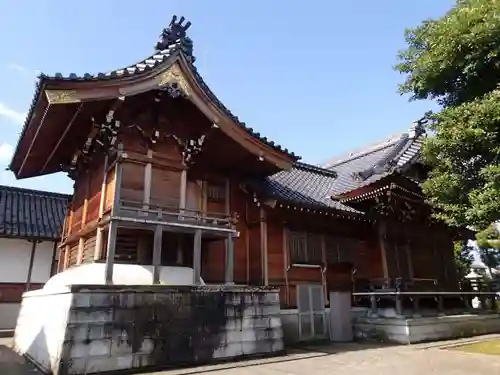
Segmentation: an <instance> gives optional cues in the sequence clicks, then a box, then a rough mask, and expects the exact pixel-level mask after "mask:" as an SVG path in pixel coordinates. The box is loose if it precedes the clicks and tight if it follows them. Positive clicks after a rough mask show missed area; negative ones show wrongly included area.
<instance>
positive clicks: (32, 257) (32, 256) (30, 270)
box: [25, 240, 37, 292]
mask: <svg viewBox="0 0 500 375" xmlns="http://www.w3.org/2000/svg"><path fill="white" fill-rule="evenodd" d="M36 243H37V241H36V240H33V241H32V242H31V254H30V263H29V265H28V275H26V289H25V290H26V292H27V291H28V290H30V286H31V275H32V274H33V264H34V263H35V250H36Z"/></svg>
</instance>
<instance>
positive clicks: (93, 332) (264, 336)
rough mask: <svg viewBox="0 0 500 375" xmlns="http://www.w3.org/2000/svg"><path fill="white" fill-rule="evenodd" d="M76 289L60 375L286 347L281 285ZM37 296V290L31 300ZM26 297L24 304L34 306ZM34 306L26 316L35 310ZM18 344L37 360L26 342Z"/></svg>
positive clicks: (157, 365)
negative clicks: (280, 292) (281, 317)
mask: <svg viewBox="0 0 500 375" xmlns="http://www.w3.org/2000/svg"><path fill="white" fill-rule="evenodd" d="M69 293H71V295H72V303H71V305H70V308H69V312H68V315H67V321H66V323H65V327H66V328H65V335H64V340H63V341H61V342H60V347H61V348H60V350H59V353H60V354H59V360H58V361H57V362H56V363H53V364H51V368H50V370H52V371H53V372H54V374H55V375H66V374H88V373H99V372H102V371H116V370H130V369H144V368H147V367H151V368H153V367H154V368H160V367H166V366H176V365H185V364H197V363H208V362H210V361H212V360H214V359H230V358H237V357H241V356H252V355H270V354H278V353H280V352H282V351H283V349H284V346H283V332H282V327H281V320H280V308H279V294H278V290H275V289H270V288H260V287H259V288H248V287H223V288H220V287H167V286H134V287H129V286H73V287H72V288H71V291H70V292H69ZM30 298H35V296H30V295H27V296H26V297H25V298H24V299H26V300H28V299H30ZM36 298H38V299H39V300H42V299H43V297H42V296H38V297H36ZM24 299H23V307H22V309H23V308H24V306H25V305H26V306H28V305H30V304H29V302H27V301H24ZM31 305H33V304H31ZM30 311H31V313H29V314H28V313H26V314H25V315H32V314H33V315H32V316H34V314H36V312H35V311H34V309H33V308H31V309H30ZM18 331H19V332H22V328H21V327H19V328H18ZM16 337H17V335H16ZM16 341H19V342H21V340H20V338H16ZM16 346H17V347H18V350H19V351H20V352H22V353H23V354H28V356H29V357H31V358H32V359H33V360H34V361H35V362H38V360H37V357H39V355H37V356H34V355H32V354H30V353H29V348H26V344H24V348H21V347H20V346H18V345H17V344H16ZM38 364H39V365H42V364H41V363H38ZM41 367H42V368H45V367H46V366H43V365H42V366H41ZM45 369H47V370H49V369H48V368H45Z"/></svg>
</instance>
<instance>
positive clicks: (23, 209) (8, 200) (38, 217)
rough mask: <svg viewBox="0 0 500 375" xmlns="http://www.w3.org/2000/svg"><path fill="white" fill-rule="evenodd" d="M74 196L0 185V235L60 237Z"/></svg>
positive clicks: (38, 237)
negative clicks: (67, 210) (68, 207)
mask: <svg viewBox="0 0 500 375" xmlns="http://www.w3.org/2000/svg"><path fill="white" fill-rule="evenodd" d="M70 199H71V195H67V194H58V193H51V192H46V191H39V190H29V189H21V188H16V187H11V186H3V185H0V237H10V238H24V239H40V240H57V239H59V238H60V235H61V230H62V225H63V222H64V217H65V215H66V209H67V206H68V203H69V200H70Z"/></svg>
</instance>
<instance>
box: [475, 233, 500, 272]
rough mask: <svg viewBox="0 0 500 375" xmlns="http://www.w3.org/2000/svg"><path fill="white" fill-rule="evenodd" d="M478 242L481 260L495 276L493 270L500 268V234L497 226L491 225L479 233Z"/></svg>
mask: <svg viewBox="0 0 500 375" xmlns="http://www.w3.org/2000/svg"><path fill="white" fill-rule="evenodd" d="M476 240H477V241H476V243H477V247H478V249H479V255H480V256H481V260H482V261H483V263H484V264H485V265H486V267H488V269H489V271H490V275H491V276H493V272H492V269H495V268H498V266H500V233H499V231H498V227H497V225H496V224H491V225H490V226H488V227H487V228H486V229H484V230H482V231H481V232H479V233H477V235H476Z"/></svg>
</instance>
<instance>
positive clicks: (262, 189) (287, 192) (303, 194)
mask: <svg viewBox="0 0 500 375" xmlns="http://www.w3.org/2000/svg"><path fill="white" fill-rule="evenodd" d="M336 178H337V174H336V172H334V171H331V170H327V169H323V168H319V167H316V166H313V165H309V164H305V163H295V164H294V166H293V168H291V169H290V170H284V171H281V172H278V173H276V174H274V175H272V176H270V177H267V178H266V179H264V180H263V181H259V182H254V183H252V184H250V185H251V186H252V188H254V189H255V190H256V191H257V192H258V193H260V194H262V195H264V196H266V197H268V198H272V199H276V200H278V201H281V202H289V203H291V204H294V205H297V206H302V207H310V208H313V209H318V210H338V211H345V212H352V213H360V212H359V211H357V210H355V209H354V208H352V207H349V206H347V205H344V204H342V203H340V202H338V201H336V200H333V199H332V198H331V195H332V194H331V192H332V188H333V186H334V184H335V181H336Z"/></svg>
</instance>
